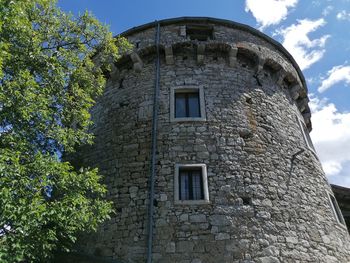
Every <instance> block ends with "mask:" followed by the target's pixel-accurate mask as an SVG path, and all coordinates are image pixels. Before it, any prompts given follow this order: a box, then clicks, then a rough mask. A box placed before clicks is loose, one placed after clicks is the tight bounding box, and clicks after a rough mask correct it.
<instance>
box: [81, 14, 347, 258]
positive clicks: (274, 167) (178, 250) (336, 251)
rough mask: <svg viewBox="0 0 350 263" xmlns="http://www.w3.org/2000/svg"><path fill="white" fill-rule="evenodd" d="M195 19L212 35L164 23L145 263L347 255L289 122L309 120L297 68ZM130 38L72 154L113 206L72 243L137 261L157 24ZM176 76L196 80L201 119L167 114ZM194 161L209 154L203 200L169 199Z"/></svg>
mask: <svg viewBox="0 0 350 263" xmlns="http://www.w3.org/2000/svg"><path fill="white" fill-rule="evenodd" d="M196 22H197V23H199V22H200V21H196ZM202 22H203V23H206V24H208V23H209V24H211V25H212V26H213V27H214V34H215V39H214V40H209V41H204V42H198V41H195V40H193V41H191V40H189V39H187V38H186V37H184V36H181V35H180V33H179V32H181V26H183V25H184V24H185V22H184V21H183V23H181V21H177V22H176V23H173V24H167V25H163V26H162V27H161V67H160V76H161V77H160V98H159V114H158V118H159V119H158V136H157V145H158V147H157V156H156V159H157V174H156V182H155V193H156V194H155V199H156V200H155V202H154V204H155V215H154V217H155V218H154V219H155V223H154V231H155V233H154V242H153V262H178V263H180V262H181V263H185V262H186V263H187V262H188V263H200V262H202V263H210V262H260V263H267V262H271V263H277V262H327V263H332V262H349V261H350V256H349V249H350V246H349V244H350V243H349V235H348V233H347V229H346V227H345V226H344V225H342V224H340V223H338V222H337V221H336V219H335V217H334V215H333V213H332V209H331V207H330V203H329V198H328V192H331V188H330V186H329V184H328V182H327V180H326V178H325V175H324V173H323V171H322V168H321V165H320V162H319V160H318V158H317V156H316V155H315V153H314V152H313V151H312V150H310V149H309V148H308V147H307V145H306V144H305V141H304V138H303V134H302V131H301V129H300V126H299V124H298V121H297V118H300V119H301V120H303V121H305V123H306V125H307V127H308V128H309V129H311V123H310V113H309V108H308V106H307V101H308V99H307V96H306V93H307V90H306V87H305V86H304V83H303V80H302V79H300V75H299V73H298V72H297V70H296V69H295V67H294V65H293V64H292V63H291V61H290V60H289V59H288V56H287V55H286V54H285V52H283V50H282V51H281V49H280V48H279V47H277V46H276V45H275V44H274V43H273V42H271V41H270V42H269V41H267V40H266V39H264V38H261V37H259V35H256V34H255V33H251V32H249V31H248V30H242V29H238V28H235V27H234V26H231V27H229V26H227V25H226V24H222V23H219V22H217V21H214V20H213V21H212V22H210V21H209V22H208V20H203V21H202ZM186 23H187V22H186ZM233 25H234V24H233ZM127 37H128V38H129V39H130V41H131V42H133V43H135V44H136V43H138V44H137V46H136V45H135V50H134V53H133V54H131V55H125V57H124V58H122V59H121V60H120V62H119V63H118V64H117V65H116V69H115V70H114V72H113V74H112V76H111V77H110V79H109V80H108V83H107V87H106V91H105V93H104V95H103V96H102V97H101V98H100V100H99V101H98V103H97V105H96V107H95V108H94V109H93V112H92V116H93V121H94V122H95V125H94V127H93V132H94V133H95V135H96V142H95V144H94V146H93V147H91V148H89V149H84V150H82V151H81V152H80V155H81V159H82V162H83V164H85V165H89V166H97V167H99V169H100V171H101V173H102V174H103V175H104V176H105V183H106V184H107V186H108V190H109V192H108V198H109V199H111V200H113V202H114V204H115V210H116V212H117V213H116V215H114V216H113V218H112V219H111V220H110V221H108V222H106V223H105V224H104V225H103V226H101V227H100V229H99V231H98V232H97V233H96V234H91V235H86V236H84V237H81V239H80V242H79V249H80V251H81V252H83V253H86V254H87V255H95V256H99V257H105V258H109V259H118V260H121V261H123V262H145V260H146V250H147V224H148V222H147V206H148V202H149V196H148V187H149V186H148V180H149V174H150V159H151V156H150V152H151V125H152V110H153V92H154V85H155V53H154V51H155V49H154V37H155V29H154V27H148V28H144V29H143V30H141V31H135V32H129V33H128V34H127ZM203 45H204V49H203ZM201 46H202V47H201ZM135 64H137V65H135ZM179 86H201V87H202V88H203V90H204V98H205V111H206V120H204V121H184V122H171V121H170V90H171V88H172V87H179ZM300 149H304V151H303V152H302V153H300V154H298V155H295V153H297V152H298V151H299V150H300ZM193 163H202V164H206V167H207V173H208V188H209V200H210V202H209V203H208V204H201V205H183V204H175V203H174V173H175V165H176V164H193Z"/></svg>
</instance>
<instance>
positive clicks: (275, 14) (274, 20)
mask: <svg viewBox="0 0 350 263" xmlns="http://www.w3.org/2000/svg"><path fill="white" fill-rule="evenodd" d="M297 3H298V0H264V1H262V0H246V1H245V11H246V12H249V11H250V12H251V13H252V15H253V16H254V17H255V19H256V21H257V22H258V23H259V24H260V25H261V27H260V29H261V30H262V29H264V28H265V27H267V26H270V25H277V24H279V23H280V22H281V21H282V20H284V19H285V18H286V17H287V14H288V8H292V7H294V6H296V4H297Z"/></svg>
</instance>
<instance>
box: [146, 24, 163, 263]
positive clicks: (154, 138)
mask: <svg viewBox="0 0 350 263" xmlns="http://www.w3.org/2000/svg"><path fill="white" fill-rule="evenodd" d="M159 37H160V24H159V22H158V21H156V36H155V45H156V49H157V57H156V65H155V66H156V72H155V73H156V76H155V77H156V81H155V85H154V97H153V118H152V152H151V175H150V180H149V204H148V244H147V263H152V244H153V225H154V222H153V214H154V181H155V174H156V152H157V124H158V97H159V77H160V57H159Z"/></svg>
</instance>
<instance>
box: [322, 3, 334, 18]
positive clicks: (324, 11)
mask: <svg viewBox="0 0 350 263" xmlns="http://www.w3.org/2000/svg"><path fill="white" fill-rule="evenodd" d="M333 9H334V7H333V6H331V5H328V6H326V7H325V8H324V9H323V10H322V15H323V16H327V15H329V14H330V12H331V11H332V10H333Z"/></svg>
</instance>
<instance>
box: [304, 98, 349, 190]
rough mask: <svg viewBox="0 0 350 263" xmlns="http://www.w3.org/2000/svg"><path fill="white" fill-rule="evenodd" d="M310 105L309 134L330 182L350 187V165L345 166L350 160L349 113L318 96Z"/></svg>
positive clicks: (312, 99)
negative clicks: (339, 109)
mask: <svg viewBox="0 0 350 263" xmlns="http://www.w3.org/2000/svg"><path fill="white" fill-rule="evenodd" d="M309 105H310V108H311V111H312V126H313V129H312V132H311V133H310V135H311V138H312V141H313V143H314V145H315V148H316V151H317V154H318V156H319V158H320V160H321V163H322V166H323V169H324V171H325V173H326V175H327V176H328V177H329V178H330V181H336V182H337V184H342V185H344V186H345V185H346V186H350V178H349V177H350V166H349V165H346V164H348V163H349V162H350V150H349V149H350V113H347V112H339V111H338V110H337V108H336V106H335V105H334V104H333V103H329V102H328V101H327V100H320V99H318V98H315V97H311V101H310V104H309ZM346 175H347V176H346ZM345 176H346V178H345Z"/></svg>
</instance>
